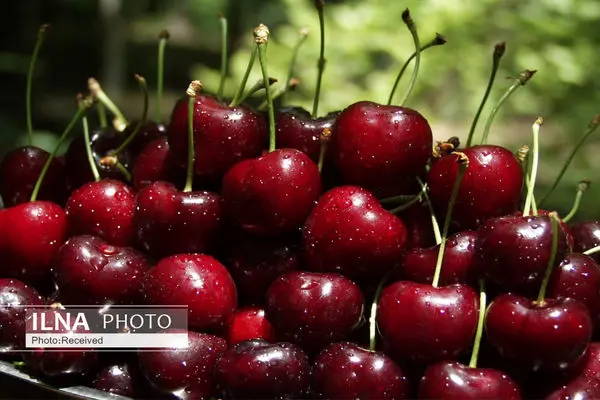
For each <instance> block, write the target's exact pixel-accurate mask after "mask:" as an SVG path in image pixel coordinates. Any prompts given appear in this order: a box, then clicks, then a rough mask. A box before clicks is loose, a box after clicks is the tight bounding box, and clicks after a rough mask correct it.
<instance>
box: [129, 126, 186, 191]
mask: <svg viewBox="0 0 600 400" xmlns="http://www.w3.org/2000/svg"><path fill="white" fill-rule="evenodd" d="M158 181H166V182H171V183H174V184H176V186H177V187H183V185H184V183H185V170H184V169H182V168H178V167H177V163H176V161H175V160H174V156H173V153H172V152H171V150H170V149H169V143H168V142H167V137H166V136H163V137H160V138H158V139H156V140H153V141H152V142H150V143H148V145H147V146H146V147H144V149H143V150H142V151H141V152H140V153H139V154H138V156H137V157H136V159H135V163H134V164H133V169H132V170H131V182H132V185H133V189H134V190H135V191H136V192H139V191H140V190H142V189H144V188H146V187H148V186H150V185H151V184H153V183H154V182H158Z"/></svg>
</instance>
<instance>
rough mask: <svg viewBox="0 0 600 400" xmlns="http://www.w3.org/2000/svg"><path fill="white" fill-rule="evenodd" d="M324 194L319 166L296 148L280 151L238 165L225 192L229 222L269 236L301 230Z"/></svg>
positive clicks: (227, 178) (227, 180) (225, 180)
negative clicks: (322, 192)
mask: <svg viewBox="0 0 600 400" xmlns="http://www.w3.org/2000/svg"><path fill="white" fill-rule="evenodd" d="M320 195H321V175H320V174H319V169H318V168H317V165H316V164H315V163H314V162H313V161H312V160H311V159H310V158H309V157H308V156H307V155H306V154H304V153H302V152H301V151H300V150H295V149H277V150H274V151H272V152H270V153H267V154H265V155H264V156H262V157H259V158H256V159H251V160H244V161H242V162H240V163H238V164H236V165H234V166H233V167H232V168H231V169H230V170H229V171H228V172H227V174H225V177H224V178H223V187H222V189H221V196H222V198H223V210H224V212H225V214H226V215H227V217H228V219H229V220H231V221H232V222H233V223H234V224H235V225H236V226H239V227H240V228H241V229H243V230H244V231H246V232H249V233H252V234H257V235H265V236H275V235H279V234H283V233H289V232H293V231H296V230H298V229H300V228H301V227H302V225H303V224H304V222H305V221H306V218H307V217H308V214H309V213H310V211H311V210H312V208H313V207H314V206H315V203H316V202H317V200H318V198H319V196H320Z"/></svg>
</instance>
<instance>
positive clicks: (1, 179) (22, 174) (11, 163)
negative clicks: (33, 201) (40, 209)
mask: <svg viewBox="0 0 600 400" xmlns="http://www.w3.org/2000/svg"><path fill="white" fill-rule="evenodd" d="M49 156H50V153H48V152H47V151H45V150H42V149H40V148H39V147H35V146H25V147H19V148H16V149H14V150H12V151H10V152H9V153H8V154H6V155H5V156H4V158H3V159H2V162H1V163H0V196H2V200H3V201H4V206H5V207H11V206H16V205H17V204H21V203H25V202H27V201H29V199H30V198H31V194H32V193H33V188H34V187H35V184H36V183H37V180H38V178H39V176H40V173H41V172H42V169H43V168H44V165H45V164H46V161H47V160H48V157H49ZM37 199H38V200H49V201H53V202H55V203H57V204H61V205H62V204H64V202H65V200H66V199H67V175H66V172H65V164H64V161H63V160H62V159H59V158H55V159H53V160H52V161H51V162H50V167H49V168H48V171H47V172H46V175H45V176H44V181H43V182H42V185H41V186H40V191H39V192H38V196H37Z"/></svg>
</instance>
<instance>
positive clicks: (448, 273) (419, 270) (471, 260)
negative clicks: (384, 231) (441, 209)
mask: <svg viewBox="0 0 600 400" xmlns="http://www.w3.org/2000/svg"><path fill="white" fill-rule="evenodd" d="M476 237H477V232H475V231H463V232H458V233H455V234H454V235H452V236H450V237H449V238H448V242H447V243H446V247H445V249H444V259H443V261H442V272H441V274H440V285H442V286H444V285H450V284H453V283H466V284H473V283H474V282H475V281H476V279H475V272H476V271H475V239H476ZM439 247H440V246H439V245H436V246H434V247H429V248H426V249H421V248H413V249H410V250H407V251H406V252H405V253H404V256H403V257H402V265H401V266H400V270H399V271H398V275H399V276H401V277H402V279H406V280H410V281H414V282H419V283H432V282H433V275H434V272H435V267H436V263H437V258H438V253H439Z"/></svg>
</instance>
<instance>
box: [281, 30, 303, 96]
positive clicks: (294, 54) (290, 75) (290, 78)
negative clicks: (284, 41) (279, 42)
mask: <svg viewBox="0 0 600 400" xmlns="http://www.w3.org/2000/svg"><path fill="white" fill-rule="evenodd" d="M307 37H308V28H301V29H300V31H299V32H298V41H297V42H296V45H295V46H294V49H293V50H292V59H291V60H290V66H289V68H288V75H287V79H286V80H285V89H284V91H283V93H282V94H281V96H280V98H279V100H280V101H281V104H283V102H284V101H285V96H286V94H287V93H288V92H290V91H291V90H292V85H293V79H294V71H295V69H296V63H297V60H298V54H299V53H300V47H302V44H303V43H304V42H305V41H306V38H307Z"/></svg>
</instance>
